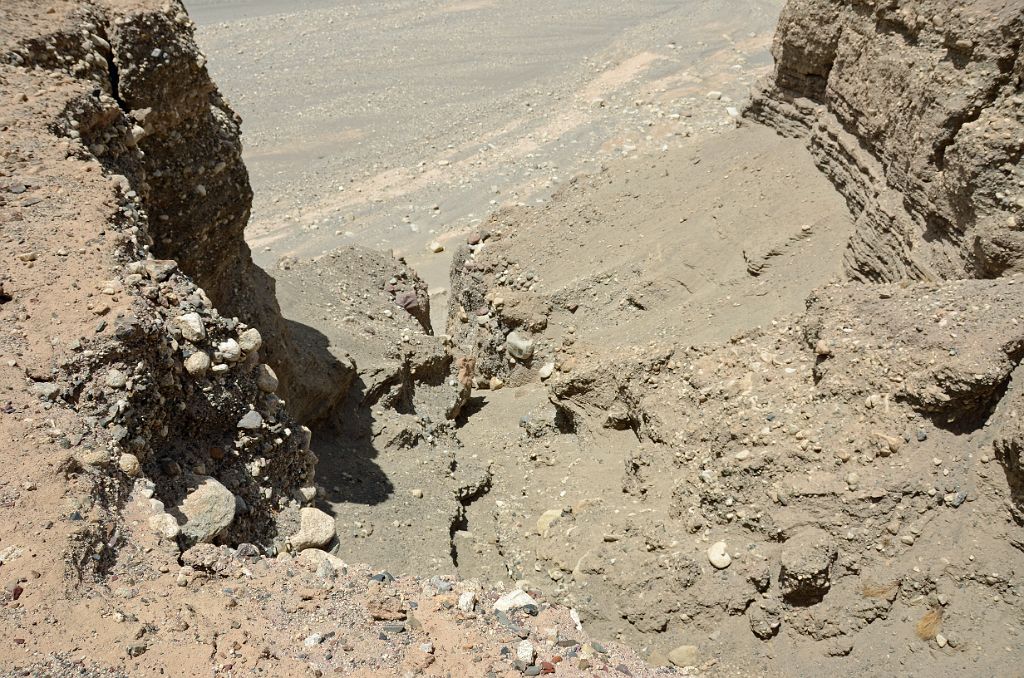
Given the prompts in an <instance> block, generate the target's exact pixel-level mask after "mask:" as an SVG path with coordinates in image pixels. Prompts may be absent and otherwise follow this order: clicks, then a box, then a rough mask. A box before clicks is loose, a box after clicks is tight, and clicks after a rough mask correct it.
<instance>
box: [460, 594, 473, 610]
mask: <svg viewBox="0 0 1024 678" xmlns="http://www.w3.org/2000/svg"><path fill="white" fill-rule="evenodd" d="M475 607H476V593H474V592H472V591H465V592H463V593H461V594H460V595H459V609H460V610H462V611H463V612H472V611H473V608H475Z"/></svg>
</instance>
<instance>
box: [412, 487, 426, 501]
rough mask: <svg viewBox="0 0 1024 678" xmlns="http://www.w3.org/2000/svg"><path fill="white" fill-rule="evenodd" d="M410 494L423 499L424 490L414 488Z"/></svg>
mask: <svg viewBox="0 0 1024 678" xmlns="http://www.w3.org/2000/svg"><path fill="white" fill-rule="evenodd" d="M410 494H411V495H412V496H414V497H416V498H417V499H422V498H423V490H421V489H419V488H418V487H417V488H416V489H415V490H413V491H412V492H410Z"/></svg>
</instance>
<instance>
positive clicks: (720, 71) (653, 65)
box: [186, 0, 781, 324]
mask: <svg viewBox="0 0 1024 678" xmlns="http://www.w3.org/2000/svg"><path fill="white" fill-rule="evenodd" d="M186 4H187V5H188V6H189V8H190V10H191V11H192V13H193V15H194V17H195V18H196V20H197V22H198V23H199V31H198V39H199V41H200V43H201V45H202V46H203V48H204V49H205V50H206V51H207V53H208V54H209V56H210V57H211V63H210V68H211V72H212V74H213V76H214V78H215V79H216V80H217V81H218V82H219V83H220V85H221V89H222V90H223V91H224V93H225V95H226V96H227V97H228V99H229V100H230V101H231V102H232V105H233V106H234V107H235V108H236V109H237V110H238V111H239V113H240V114H241V115H242V117H243V119H244V120H245V133H244V143H245V156H244V157H245V160H246V164H247V165H248V167H249V170H250V172H251V174H252V181H253V186H254V190H255V194H256V198H255V202H254V207H253V216H252V220H251V224H250V227H249V231H248V238H249V240H250V242H251V243H252V245H253V250H254V255H255V256H256V258H257V261H258V263H260V264H261V265H263V266H264V267H266V268H268V269H270V268H273V266H274V264H275V263H276V261H277V260H278V258H280V257H281V256H284V255H300V256H314V255H317V254H320V253H322V252H325V251H327V250H330V249H333V248H334V247H336V246H338V245H342V244H352V243H354V244H360V245H365V246H370V247H372V248H374V249H380V250H385V249H394V250H395V251H396V252H397V253H398V254H399V255H405V256H406V257H407V259H408V261H409V263H410V264H411V265H412V266H413V267H414V268H415V269H416V270H417V271H418V272H419V273H420V274H421V275H422V276H423V277H424V279H425V280H426V281H427V282H428V283H429V284H430V286H431V288H432V289H433V290H434V291H435V293H439V292H443V290H444V289H446V288H447V287H448V282H447V277H448V276H447V268H448V258H447V256H442V257H437V256H431V255H429V254H428V253H427V252H426V245H427V244H428V243H429V242H431V241H433V240H438V239H439V240H441V241H442V242H446V241H447V237H448V236H447V235H446V234H448V233H457V232H459V231H465V230H467V229H470V228H472V227H473V226H474V225H477V224H479V223H481V222H482V221H483V220H484V219H485V218H486V217H487V215H488V214H489V213H490V212H492V211H494V210H495V209H497V208H499V207H501V206H507V205H515V204H519V203H529V204H535V203H536V202H537V201H543V200H545V199H547V198H548V197H549V196H550V194H551V192H552V191H553V190H555V189H556V188H557V187H558V185H559V184H560V183H562V182H564V181H567V180H568V179H570V178H571V177H572V176H573V175H574V174H576V173H577V172H579V171H592V170H595V169H596V168H598V167H599V166H600V164H601V163H602V162H603V161H604V160H605V159H607V158H609V157H613V156H617V155H635V154H636V153H637V152H638V151H641V150H645V149H651V148H653V149H658V148H662V147H667V148H669V147H670V148H677V147H679V145H680V144H681V143H682V140H684V139H685V137H686V136H687V135H690V134H699V133H702V132H705V131H708V130H714V129H717V128H720V127H722V126H729V125H730V124H731V121H732V118H731V116H730V114H729V112H728V109H729V108H730V107H732V108H734V109H735V108H737V107H738V106H739V103H738V102H739V101H741V100H742V99H744V98H745V97H746V96H747V93H748V91H749V86H750V84H751V83H752V82H753V80H754V78H755V77H756V76H757V75H759V74H762V73H764V72H766V70H767V68H768V67H769V65H770V57H769V55H768V46H769V44H770V42H771V35H772V31H773V29H774V23H775V18H776V16H777V13H778V10H779V7H780V5H781V3H780V2H778V1H777V0H742V1H740V0H731V1H730V2H726V3H722V2H708V1H698V0H690V1H687V2H683V3H679V2H675V1H671V2H669V1H665V0H650V1H644V2H631V3H621V2H605V1H602V2H588V3H587V4H586V5H585V6H582V5H580V4H579V3H576V2H556V3H551V2H543V3H542V2H525V3H524V2H437V1H435V2H428V3H422V2H402V1H397V2H385V3H369V4H368V3H358V2H332V3H328V2H306V1H303V2H298V3H291V4H290V5H289V7H288V9H287V10H282V9H281V8H280V7H278V6H275V5H274V4H273V3H266V2H253V1H251V0H249V1H246V2H221V1H218V0H194V1H189V2H187V3H186ZM340 45H343V46H344V48H343V49H340V48H339V46H340ZM713 91H718V92H721V93H722V94H723V98H722V99H709V98H707V95H708V93H709V92H713ZM730 99H731V101H730ZM435 306H436V307H437V308H435V312H437V311H438V310H440V311H443V307H444V304H443V303H439V304H436V305H435ZM441 318H443V314H441V315H435V322H437V323H438V324H441V323H440V319H441Z"/></svg>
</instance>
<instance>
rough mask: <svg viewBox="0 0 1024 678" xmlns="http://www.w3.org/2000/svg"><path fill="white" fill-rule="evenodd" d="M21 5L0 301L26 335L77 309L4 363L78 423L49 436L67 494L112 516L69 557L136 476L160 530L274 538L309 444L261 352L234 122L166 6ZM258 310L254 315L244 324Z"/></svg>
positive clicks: (104, 541)
mask: <svg viewBox="0 0 1024 678" xmlns="http://www.w3.org/2000/svg"><path fill="white" fill-rule="evenodd" d="M33 10H34V8H33V7H31V5H30V4H29V3H25V4H24V5H19V4H17V3H15V4H14V5H12V7H11V8H10V10H9V11H10V12H12V13H14V14H15V15H17V14H18V13H19V11H23V13H24V17H23V18H22V22H23V23H22V26H21V28H22V32H20V33H19V32H12V33H9V34H8V35H7V36H6V38H5V44H4V45H3V61H4V62H5V65H4V66H3V68H4V83H5V85H6V86H7V87H8V88H9V89H10V91H12V92H14V91H26V89H28V88H29V87H30V85H29V84H28V83H27V82H25V81H30V80H35V81H37V82H38V83H39V84H38V86H37V87H36V89H37V93H36V95H35V96H34V97H29V96H27V95H22V96H19V97H18V98H17V99H16V100H15V99H14V98H13V95H12V99H11V100H12V101H14V105H13V107H12V108H11V109H10V110H9V111H8V112H7V114H8V115H9V116H10V119H11V120H12V121H17V122H12V123H8V125H7V126H6V127H5V129H6V130H7V132H5V134H10V135H11V144H12V145H13V146H18V145H20V146H21V147H22V148H29V149H32V150H30V151H23V152H22V155H21V156H18V155H17V154H15V155H14V156H10V158H11V160H10V162H9V165H8V167H7V168H5V173H4V176H5V177H7V178H6V179H5V184H6V185H7V189H8V193H9V197H10V198H11V199H8V200H7V201H6V202H5V205H4V207H5V209H6V211H7V212H8V215H7V216H8V218H9V220H8V221H7V223H8V224H10V225H9V226H8V225H5V231H6V233H5V235H6V236H7V237H8V239H13V240H11V242H12V243H13V244H12V245H11V247H14V248H15V249H17V250H18V252H17V253H15V254H17V255H18V259H17V261H16V262H15V263H14V265H13V266H11V268H9V269H8V270H6V271H5V276H4V277H5V279H4V286H5V292H4V294H5V299H7V300H8V302H9V303H5V304H4V308H3V310H4V314H5V315H9V316H11V317H12V319H13V318H18V319H20V320H21V321H23V322H24V323H26V325H25V329H24V332H26V333H29V334H31V333H32V332H34V331H37V330H38V328H36V327H34V326H33V325H32V319H33V318H35V317H37V316H38V315H40V314H47V315H52V316H53V317H54V318H58V317H59V315H60V313H61V311H60V310H59V309H60V308H61V307H64V306H67V305H68V303H69V302H70V301H71V300H73V299H74V298H75V297H78V296H81V295H83V294H84V295H85V297H86V300H85V301H83V302H82V304H83V305H84V307H85V308H86V309H88V311H89V315H91V316H92V317H93V318H94V320H93V322H92V326H91V327H88V328H85V327H83V328H81V329H77V327H76V326H75V324H74V323H71V327H67V328H66V329H65V330H62V331H60V332H59V336H60V337H61V338H60V339H59V340H58V339H57V338H56V337H57V336H58V333H56V332H55V333H54V339H53V344H52V350H51V351H48V352H46V353H44V354H40V355H33V356H32V358H35V359H36V360H32V359H26V360H25V363H24V364H23V365H21V368H22V369H23V370H24V374H25V375H27V376H26V379H27V380H28V388H29V394H30V395H32V396H34V398H35V400H36V401H37V402H38V403H42V405H43V407H45V408H46V409H55V410H65V409H66V410H70V411H71V412H73V413H74V416H75V417H76V418H77V423H76V424H75V425H74V426H73V431H74V432H73V433H72V432H65V433H62V434H61V435H59V436H57V437H56V439H55V442H58V443H60V446H61V447H63V448H64V449H66V450H68V452H66V453H64V454H65V455H66V456H67V459H65V460H64V461H60V462H59V464H58V465H59V466H60V468H61V469H62V473H63V474H64V475H74V476H81V477H82V478H83V480H84V481H86V482H85V483H84V486H91V487H92V489H91V490H89V491H88V492H87V495H86V496H83V498H82V499H81V501H83V502H86V503H87V504H89V505H90V506H91V505H93V504H96V505H99V506H102V508H103V510H104V511H111V513H110V514H108V518H106V519H104V521H101V525H100V526H98V529H97V530H96V534H97V535H99V534H101V533H102V532H103V531H104V529H106V528H103V527H102V523H103V522H106V521H107V520H109V523H110V527H109V529H106V531H107V534H106V535H105V536H102V537H98V539H99V540H100V541H99V542H96V541H95V540H86V542H85V543H83V544H82V545H81V547H80V548H79V549H78V550H77V551H76V553H77V555H73V556H72V559H73V560H75V561H76V562H77V567H78V568H79V569H96V567H97V566H105V565H106V564H109V563H107V562H106V559H105V558H104V557H93V556H97V555H99V556H103V554H105V553H112V552H114V551H116V549H117V547H118V538H117V536H116V534H117V528H116V523H117V522H118V517H117V512H118V510H119V506H120V505H121V504H122V503H123V502H124V501H125V498H126V496H127V492H128V490H129V489H130V487H131V481H132V479H133V478H136V477H144V478H146V479H147V482H148V487H147V489H146V492H147V494H148V495H149V496H151V497H153V500H154V504H153V507H152V508H153V511H154V515H153V516H152V518H153V525H154V526H157V528H156V529H158V531H161V532H162V533H163V536H164V538H166V539H169V540H171V541H177V542H178V543H180V545H181V546H182V547H188V546H190V545H191V544H193V543H195V542H197V541H214V540H221V541H225V542H228V543H238V542H241V541H257V542H262V543H264V544H266V545H268V546H269V545H271V544H272V543H273V542H274V540H275V538H278V537H281V538H283V537H284V536H287V535H282V534H280V532H281V530H280V528H279V519H280V516H281V515H283V512H285V510H286V509H288V508H297V507H298V506H299V505H301V504H304V503H308V502H309V501H311V500H312V498H313V495H314V492H315V490H314V489H313V487H312V481H313V469H314V463H315V457H314V456H313V454H312V453H311V452H310V451H309V442H310V437H309V431H308V429H305V428H304V427H302V426H301V425H300V424H299V423H298V422H296V421H295V419H294V418H293V417H292V415H291V414H289V413H288V412H287V411H286V410H285V409H284V401H283V400H281V399H280V398H279V397H278V396H277V395H275V391H276V390H277V388H278V385H279V384H278V381H279V380H278V377H277V376H276V375H275V374H274V371H273V369H272V368H270V367H269V366H268V365H267V364H266V363H265V361H266V360H267V358H266V357H264V356H266V354H267V353H271V354H274V348H275V347H276V349H277V351H278V353H276V354H275V355H281V353H280V351H281V348H282V346H287V337H285V336H284V335H283V334H282V331H283V319H281V317H280V314H279V311H278V310H277V305H276V300H275V299H274V297H273V294H272V284H269V283H267V284H265V283H266V281H267V280H269V279H267V278H266V276H265V275H263V274H262V273H259V274H258V275H257V272H256V269H255V267H254V266H253V264H252V262H251V260H250V259H249V256H248V249H247V248H246V247H245V245H244V242H243V241H242V233H241V231H242V228H243V227H244V224H245V218H246V212H247V209H248V207H247V206H248V200H249V198H250V192H249V189H248V183H247V180H246V175H245V169H244V167H243V166H242V164H241V160H240V157H239V142H238V127H237V125H238V121H237V119H235V118H234V117H233V115H232V114H231V113H230V111H229V110H228V109H227V108H226V106H224V105H223V103H222V102H220V101H219V98H218V96H217V95H216V92H215V90H214V89H213V86H212V84H211V83H210V82H209V80H208V78H207V77H206V72H205V70H204V69H203V64H202V59H201V58H200V57H199V55H198V52H197V51H196V48H195V45H194V43H193V42H192V41H191V31H190V25H189V21H188V18H187V16H186V15H185V13H184V11H183V9H182V8H181V6H180V5H177V4H174V3H172V4H169V5H159V6H157V5H156V4H155V3H154V6H153V7H152V8H148V7H146V6H141V7H139V6H135V9H134V10H133V11H131V12H122V11H119V7H118V6H117V4H116V3H108V4H96V5H84V4H83V5H78V6H73V5H68V6H62V8H61V9H60V10H58V9H56V8H55V9H54V10H53V11H52V12H51V13H49V14H48V15H47V16H46V26H45V31H41V32H34V31H33V29H34V28H36V27H35V26H34V21H38V19H36V15H35V13H34V11H33ZM15 19H17V17H15ZM157 45H159V47H158V46H157ZM86 188H87V189H88V190H86ZM83 212H84V214H83ZM70 234H73V236H72V235H70ZM212 250H216V251H217V252H218V254H219V255H220V256H211V255H210V252H211V251H212ZM92 251H95V253H96V256H95V257H94V258H95V259H96V261H90V258H89V257H87V256H85V255H86V254H87V253H88V252H92ZM12 256H14V255H12ZM171 256H173V257H175V259H170V258H163V257H171ZM40 276H41V277H40ZM260 280H262V281H264V282H260ZM62 286H69V287H70V289H63V287H62ZM69 295H70V296H69ZM214 295H216V296H217V297H218V301H222V302H226V306H227V308H228V312H227V313H225V314H222V313H221V312H220V311H219V310H218V307H217V305H216V303H217V302H215V301H214V300H213V299H212V298H211V297H212V296H214ZM233 316H242V317H244V318H245V319H246V320H247V321H248V323H246V322H243V321H241V320H239V319H238V318H237V317H233ZM263 321H265V322H266V323H267V327H268V328H269V329H268V330H266V329H263V328H262V327H261V328H260V329H257V328H255V327H252V326H251V324H252V323H255V322H263ZM75 337H78V338H75ZM12 341H13V340H12ZM8 349H9V350H12V348H11V346H8ZM13 362H14V361H12V363H13ZM83 512H84V511H83V510H79V513H83ZM111 535H114V537H113V538H111ZM97 543H98V545H99V546H102V548H101V549H100V550H99V551H97V552H96V553H92V552H90V550H91V549H92V548H93V546H94V545H97ZM281 543H283V542H281Z"/></svg>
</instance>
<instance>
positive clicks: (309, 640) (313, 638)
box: [302, 633, 324, 647]
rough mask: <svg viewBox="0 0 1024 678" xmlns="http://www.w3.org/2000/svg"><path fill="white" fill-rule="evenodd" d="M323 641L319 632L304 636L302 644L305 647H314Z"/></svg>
mask: <svg viewBox="0 0 1024 678" xmlns="http://www.w3.org/2000/svg"><path fill="white" fill-rule="evenodd" d="M322 642H324V637H323V636H321V635H320V634H319V633H314V634H312V635H309V636H306V639H305V640H303V641H302V644H303V645H305V646H306V647H316V646H317V645H319V644H320V643H322Z"/></svg>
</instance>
